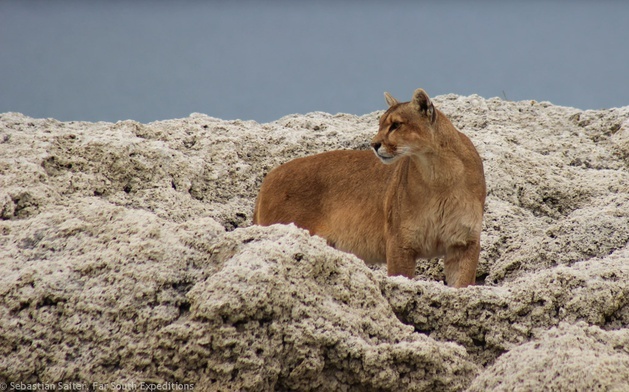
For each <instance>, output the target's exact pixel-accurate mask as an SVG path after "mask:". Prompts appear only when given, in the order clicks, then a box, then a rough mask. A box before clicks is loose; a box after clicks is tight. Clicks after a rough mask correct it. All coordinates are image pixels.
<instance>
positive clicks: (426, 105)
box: [412, 88, 437, 123]
mask: <svg viewBox="0 0 629 392" xmlns="http://www.w3.org/2000/svg"><path fill="white" fill-rule="evenodd" d="M412 103H413V105H414V106H415V107H416V108H417V110H419V111H420V112H421V113H423V114H424V115H425V116H426V117H428V118H429V119H430V122H431V123H434V122H435V120H436V119H437V111H436V110H435V106H434V105H433V104H432V101H431V100H430V97H429V96H428V94H426V92H425V91H424V90H423V89H421V88H418V89H417V90H415V93H413V101H412Z"/></svg>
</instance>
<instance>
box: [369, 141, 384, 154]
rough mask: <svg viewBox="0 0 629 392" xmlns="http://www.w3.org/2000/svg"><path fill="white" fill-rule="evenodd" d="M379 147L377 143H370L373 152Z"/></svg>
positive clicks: (379, 144)
mask: <svg viewBox="0 0 629 392" xmlns="http://www.w3.org/2000/svg"><path fill="white" fill-rule="evenodd" d="M381 145H382V143H378V142H374V143H371V147H373V149H374V151H375V152H378V149H379V148H380V146H381Z"/></svg>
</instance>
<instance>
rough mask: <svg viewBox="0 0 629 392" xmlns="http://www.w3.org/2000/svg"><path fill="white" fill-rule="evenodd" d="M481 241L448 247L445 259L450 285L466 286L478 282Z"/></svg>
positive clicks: (447, 280)
mask: <svg viewBox="0 0 629 392" xmlns="http://www.w3.org/2000/svg"><path fill="white" fill-rule="evenodd" d="M479 254H480V241H474V242H471V243H469V244H468V245H459V246H454V247H451V248H448V249H447V250H446V257H445V259H444V267H445V273H446V282H447V283H448V286H453V287H466V286H469V285H473V284H474V283H475V282H476V267H477V266H478V255H479Z"/></svg>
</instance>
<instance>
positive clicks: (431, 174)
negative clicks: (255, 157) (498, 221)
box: [253, 89, 486, 287]
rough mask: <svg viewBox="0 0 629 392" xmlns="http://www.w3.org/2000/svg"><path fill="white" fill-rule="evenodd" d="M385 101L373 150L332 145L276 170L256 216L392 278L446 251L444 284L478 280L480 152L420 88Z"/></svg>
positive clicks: (268, 179)
mask: <svg viewBox="0 0 629 392" xmlns="http://www.w3.org/2000/svg"><path fill="white" fill-rule="evenodd" d="M385 99H386V102H387V104H388V105H389V109H388V110H387V111H386V112H385V113H384V114H383V115H382V117H380V129H379V130H378V133H377V134H376V136H375V137H374V138H373V139H372V142H371V146H372V150H373V151H329V152H325V153H322V154H317V155H313V156H309V157H304V158H298V159H295V160H292V161H290V162H288V163H285V164H283V165H281V166H279V167H277V168H275V169H273V170H272V171H271V172H269V174H268V175H267V176H266V178H265V179H264V181H263V182H262V186H261V189H260V194H259V195H258V199H257V201H256V206H255V211H254V217H253V222H254V224H259V225H271V224H274V223H285V224H287V223H291V222H293V223H295V224H296V225H297V226H299V227H302V228H304V229H307V230H308V231H309V232H310V234H312V235H318V236H321V237H323V238H325V239H326V240H327V242H328V244H329V245H331V246H333V247H335V248H337V249H340V250H343V251H346V252H351V253H354V254H355V255H356V256H358V257H360V258H361V259H363V260H364V261H365V262H367V263H378V262H386V263H387V271H388V275H390V276H391V275H404V276H406V277H408V278H412V277H413V276H414V275H415V263H416V260H417V259H418V258H431V257H437V256H445V258H444V265H445V278H446V282H447V284H448V285H450V286H454V287H465V286H468V285H470V284H474V282H475V278H476V267H477V265H478V256H479V252H480V233H481V226H482V220H483V206H484V204H485V194H486V189H485V176H484V173H483V163H482V161H481V158H480V156H479V155H478V152H477V151H476V148H474V145H473V144H472V142H471V141H470V139H469V138H468V137H467V136H465V135H464V134H462V133H461V132H459V131H458V130H457V129H456V128H455V127H454V126H453V125H452V123H451V122H450V120H448V119H447V118H446V116H445V115H444V114H443V113H442V112H440V111H439V110H438V109H436V108H435V107H434V105H433V103H432V101H431V100H430V98H429V97H428V95H427V94H426V92H425V91H424V90H422V89H417V90H416V91H415V93H414V94H413V98H412V100H411V101H410V102H404V103H399V102H398V101H397V100H396V99H395V98H393V97H392V96H391V95H389V94H388V93H385ZM374 153H375V154H374Z"/></svg>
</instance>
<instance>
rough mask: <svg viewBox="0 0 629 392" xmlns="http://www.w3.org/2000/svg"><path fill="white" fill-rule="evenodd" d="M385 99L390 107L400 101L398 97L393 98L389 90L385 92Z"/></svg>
mask: <svg viewBox="0 0 629 392" xmlns="http://www.w3.org/2000/svg"><path fill="white" fill-rule="evenodd" d="M384 100H385V101H387V105H389V107H391V106H394V105H397V104H398V103H399V102H398V101H397V99H395V98H393V97H392V96H391V94H389V93H387V92H385V93H384Z"/></svg>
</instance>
